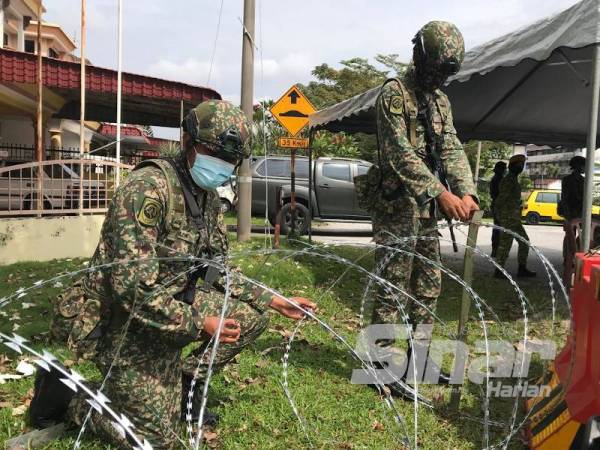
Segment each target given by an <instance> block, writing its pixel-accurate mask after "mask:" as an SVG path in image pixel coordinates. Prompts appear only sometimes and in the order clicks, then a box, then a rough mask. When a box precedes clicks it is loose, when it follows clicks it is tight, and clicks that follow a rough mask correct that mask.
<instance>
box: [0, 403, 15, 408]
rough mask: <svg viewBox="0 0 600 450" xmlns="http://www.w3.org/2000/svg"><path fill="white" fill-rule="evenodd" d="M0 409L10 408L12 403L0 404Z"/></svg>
mask: <svg viewBox="0 0 600 450" xmlns="http://www.w3.org/2000/svg"><path fill="white" fill-rule="evenodd" d="M0 408H12V403H10V402H0Z"/></svg>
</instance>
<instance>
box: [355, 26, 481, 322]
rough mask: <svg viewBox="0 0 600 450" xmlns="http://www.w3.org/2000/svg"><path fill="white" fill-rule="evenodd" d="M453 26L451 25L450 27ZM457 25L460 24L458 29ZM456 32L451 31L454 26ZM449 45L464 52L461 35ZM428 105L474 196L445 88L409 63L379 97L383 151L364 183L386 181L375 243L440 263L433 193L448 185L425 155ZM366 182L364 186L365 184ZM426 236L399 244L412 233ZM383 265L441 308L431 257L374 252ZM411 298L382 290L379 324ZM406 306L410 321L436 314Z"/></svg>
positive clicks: (374, 202)
mask: <svg viewBox="0 0 600 450" xmlns="http://www.w3.org/2000/svg"><path fill="white" fill-rule="evenodd" d="M432 24H434V26H435V27H437V30H440V29H441V30H443V31H445V30H447V28H446V25H448V26H450V24H446V23H440V22H432V23H430V24H428V25H426V26H425V27H424V28H423V30H425V32H427V30H428V27H430V26H431V25H432ZM452 27H453V26H452ZM454 29H455V28H454ZM449 34H450V33H449ZM442 47H444V48H445V50H446V51H448V52H454V53H455V54H456V53H458V54H459V57H460V60H461V61H462V57H463V54H464V44H463V43H462V37H461V38H460V42H455V41H454V40H453V39H451V38H449V39H447V41H446V42H445V43H444V44H443V45H442ZM424 108H429V110H430V111H431V116H430V117H431V118H432V122H433V123H432V124H431V126H432V128H433V131H434V132H435V134H436V136H437V137H438V138H439V139H440V140H441V141H442V145H441V149H440V157H441V160H442V163H443V165H444V168H445V170H446V174H447V178H448V181H449V183H450V184H451V188H452V191H453V193H454V194H456V195H457V196H459V197H462V196H464V195H467V194H471V195H473V196H475V192H476V191H475V187H474V185H473V177H472V175H471V169H470V167H469V164H468V161H467V158H466V155H465V153H464V151H463V148H462V145H461V143H460V141H459V140H458V138H457V136H456V130H455V128H454V125H453V122H452V112H451V107H450V102H449V100H448V97H447V96H446V95H445V94H444V93H443V92H442V91H440V90H439V89H435V90H434V91H433V92H423V90H422V88H420V85H419V83H418V80H417V73H416V69H415V67H414V66H412V65H411V66H410V67H409V68H408V70H407V71H406V73H405V74H404V75H403V76H402V77H401V78H399V79H393V80H388V82H386V84H385V85H384V86H383V88H382V90H381V93H380V94H379V97H378V99H377V102H376V112H377V134H378V143H379V152H380V161H379V167H377V166H373V168H371V169H370V170H369V173H368V174H367V176H366V180H359V185H360V184H361V183H368V184H370V185H371V186H373V185H377V184H378V183H381V185H380V187H379V189H378V190H376V193H375V195H374V196H375V198H371V205H370V208H369V210H370V212H371V216H372V221H373V236H374V240H375V242H376V243H377V244H382V245H392V246H394V245H395V246H398V247H399V248H402V249H403V250H406V251H408V252H416V253H419V254H421V255H423V256H424V257H426V258H429V259H431V260H433V261H435V262H437V263H439V262H440V247H439V242H438V239H437V236H438V231H437V228H436V226H437V217H436V213H435V203H434V202H435V200H434V199H435V198H436V197H437V196H438V195H440V194H441V193H442V192H443V191H444V190H445V188H444V187H443V185H442V184H441V183H440V181H439V180H438V178H437V177H436V176H435V175H434V174H433V173H432V169H431V168H430V167H429V166H428V164H427V162H426V161H425V157H426V134H425V133H426V131H425V127H424V125H423V123H422V122H420V121H417V115H418V113H419V109H424ZM359 189H360V186H359ZM417 236H419V237H421V236H422V237H427V238H432V239H427V240H416V239H414V240H413V239H411V240H409V241H407V242H404V243H401V244H398V243H397V240H398V239H402V238H407V237H417ZM375 257H376V261H377V266H378V268H379V269H380V270H382V272H381V275H382V276H383V277H384V278H386V279H387V280H388V281H390V282H391V283H393V284H394V285H395V286H396V287H398V288H400V289H402V290H405V291H409V292H410V293H411V295H413V296H414V297H415V298H416V299H417V300H418V301H419V302H421V303H422V304H423V305H425V306H426V307H427V308H428V309H430V310H431V311H434V310H435V306H436V301H437V297H438V296H439V294H440V289H441V274H440V271H439V270H438V269H436V268H433V267H432V266H431V265H430V264H428V263H426V262H423V261H422V260H420V259H419V258H414V257H413V256H411V255H408V254H400V253H390V251H388V250H384V249H378V250H377V251H376V256H375ZM398 300H399V301H400V302H401V303H403V304H406V299H405V298H403V297H402V296H399V297H398V298H397V299H396V300H395V299H394V295H390V293H385V292H383V291H380V293H379V295H378V296H377V299H376V302H375V307H374V311H373V320H372V322H373V323H398V322H399V310H398V306H397V303H396V302H397V301H398ZM407 310H408V312H409V315H410V319H411V322H412V323H421V322H431V321H432V316H431V315H430V313H429V312H428V311H427V309H426V308H425V307H420V306H418V305H414V304H411V305H410V306H409V307H408V309H407Z"/></svg>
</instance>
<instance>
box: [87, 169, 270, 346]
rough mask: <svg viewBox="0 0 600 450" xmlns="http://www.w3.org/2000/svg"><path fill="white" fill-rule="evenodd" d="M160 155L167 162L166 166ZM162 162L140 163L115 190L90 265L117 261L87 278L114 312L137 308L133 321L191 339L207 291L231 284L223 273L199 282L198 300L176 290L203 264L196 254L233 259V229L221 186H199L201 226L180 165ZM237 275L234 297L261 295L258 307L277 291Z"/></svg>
mask: <svg viewBox="0 0 600 450" xmlns="http://www.w3.org/2000/svg"><path fill="white" fill-rule="evenodd" d="M157 163H158V164H161V163H162V167H163V169H162V170H161V168H159V166H157V165H155V164H157ZM157 163H154V164H152V163H151V164H148V162H146V163H145V165H144V167H141V168H137V169H136V170H134V171H133V172H132V174H131V175H130V176H129V177H128V179H127V181H126V182H125V184H124V185H123V186H122V187H120V188H119V189H118V190H117V192H116V193H115V195H114V197H113V199H112V201H111V204H110V207H109V210H108V212H107V214H106V218H105V220H104V224H103V226H102V231H101V236H100V242H99V243H98V247H97V249H96V252H95V254H94V256H93V258H92V261H91V262H90V266H91V267H92V266H100V265H105V264H111V263H117V264H113V265H111V266H109V267H108V268H106V269H103V270H100V271H95V272H93V273H92V274H90V276H89V277H88V279H87V280H86V283H85V285H86V291H87V292H88V294H91V295H97V296H98V297H100V298H101V299H103V303H106V301H107V300H108V303H110V304H111V309H112V310H113V313H114V310H115V309H117V310H120V311H122V312H123V313H125V314H127V315H129V314H130V313H133V319H134V320H133V323H132V326H133V327H134V328H135V327H138V328H139V326H140V325H141V326H142V327H144V328H145V329H146V330H148V331H150V330H155V331H156V332H158V333H159V334H160V335H161V336H163V337H164V338H167V339H171V340H174V341H176V342H183V343H186V342H189V341H192V340H194V339H196V338H198V337H199V336H200V333H201V330H202V327H203V321H204V313H203V306H204V303H205V302H204V301H203V299H205V300H206V301H208V300H209V298H210V300H211V301H212V302H214V296H215V295H219V296H221V297H222V296H223V294H222V292H224V291H225V288H224V282H223V280H217V282H216V283H215V284H214V285H213V286H214V287H215V289H211V290H208V291H207V292H205V291H204V290H201V289H197V290H196V297H195V302H194V303H193V304H192V305H189V304H187V303H185V302H182V301H180V300H177V299H176V298H175V296H177V294H179V293H181V292H182V291H183V290H185V288H186V285H187V273H188V272H189V270H190V269H192V268H193V267H194V265H198V264H199V263H198V262H195V263H194V262H193V261H190V259H189V257H190V256H196V257H203V258H208V259H215V260H216V261H218V262H219V263H221V264H227V252H228V241H227V234H226V228H225V225H224V222H223V216H222V214H221V210H220V204H219V198H218V194H217V193H216V192H208V191H203V190H202V189H200V188H196V189H197V199H198V200H199V206H200V209H201V211H202V213H203V214H202V216H203V221H204V224H205V228H204V229H202V230H198V228H197V227H196V226H195V225H194V224H193V222H192V218H191V216H190V213H189V211H187V208H186V205H185V201H184V197H183V191H182V189H181V185H180V182H179V179H178V178H177V173H176V172H175V170H174V169H173V168H172V167H171V166H170V164H169V163H168V162H166V161H158V162H157ZM234 270H236V269H234ZM230 282H231V284H230V292H231V294H232V299H233V300H235V299H239V300H244V301H248V302H250V303H252V302H255V303H256V304H257V306H259V307H265V306H266V303H267V302H268V301H269V300H270V295H267V294H264V293H263V292H262V291H260V290H257V289H252V288H250V287H248V286H245V285H244V284H243V283H240V282H239V280H235V279H231V280H230ZM201 283H202V281H200V282H199V285H200V284H201ZM199 287H201V286H199ZM233 300H232V301H233ZM134 304H135V307H134ZM112 319H113V322H114V321H115V318H114V317H113V318H112Z"/></svg>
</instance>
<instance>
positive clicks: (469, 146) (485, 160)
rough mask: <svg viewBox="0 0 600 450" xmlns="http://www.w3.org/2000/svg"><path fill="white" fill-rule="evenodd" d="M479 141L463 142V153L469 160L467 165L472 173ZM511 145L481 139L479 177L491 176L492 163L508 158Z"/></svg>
mask: <svg viewBox="0 0 600 450" xmlns="http://www.w3.org/2000/svg"><path fill="white" fill-rule="evenodd" d="M478 146H479V141H469V142H467V143H465V144H464V149H465V153H466V154H467V159H468V160H469V165H470V166H471V170H472V171H473V174H475V164H476V160H477V148H478ZM511 154H512V147H511V146H510V145H509V144H506V143H504V142H493V141H482V142H481V155H480V158H479V178H487V177H491V176H492V172H493V169H494V165H495V164H496V162H498V161H502V160H506V159H508V158H510V155H511Z"/></svg>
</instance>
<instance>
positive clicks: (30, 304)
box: [21, 302, 35, 309]
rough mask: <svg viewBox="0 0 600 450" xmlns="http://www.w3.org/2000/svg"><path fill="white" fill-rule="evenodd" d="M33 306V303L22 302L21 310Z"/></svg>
mask: <svg viewBox="0 0 600 450" xmlns="http://www.w3.org/2000/svg"><path fill="white" fill-rule="evenodd" d="M34 306H35V303H27V302H23V303H21V308H23V309H29V308H32V307H34Z"/></svg>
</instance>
